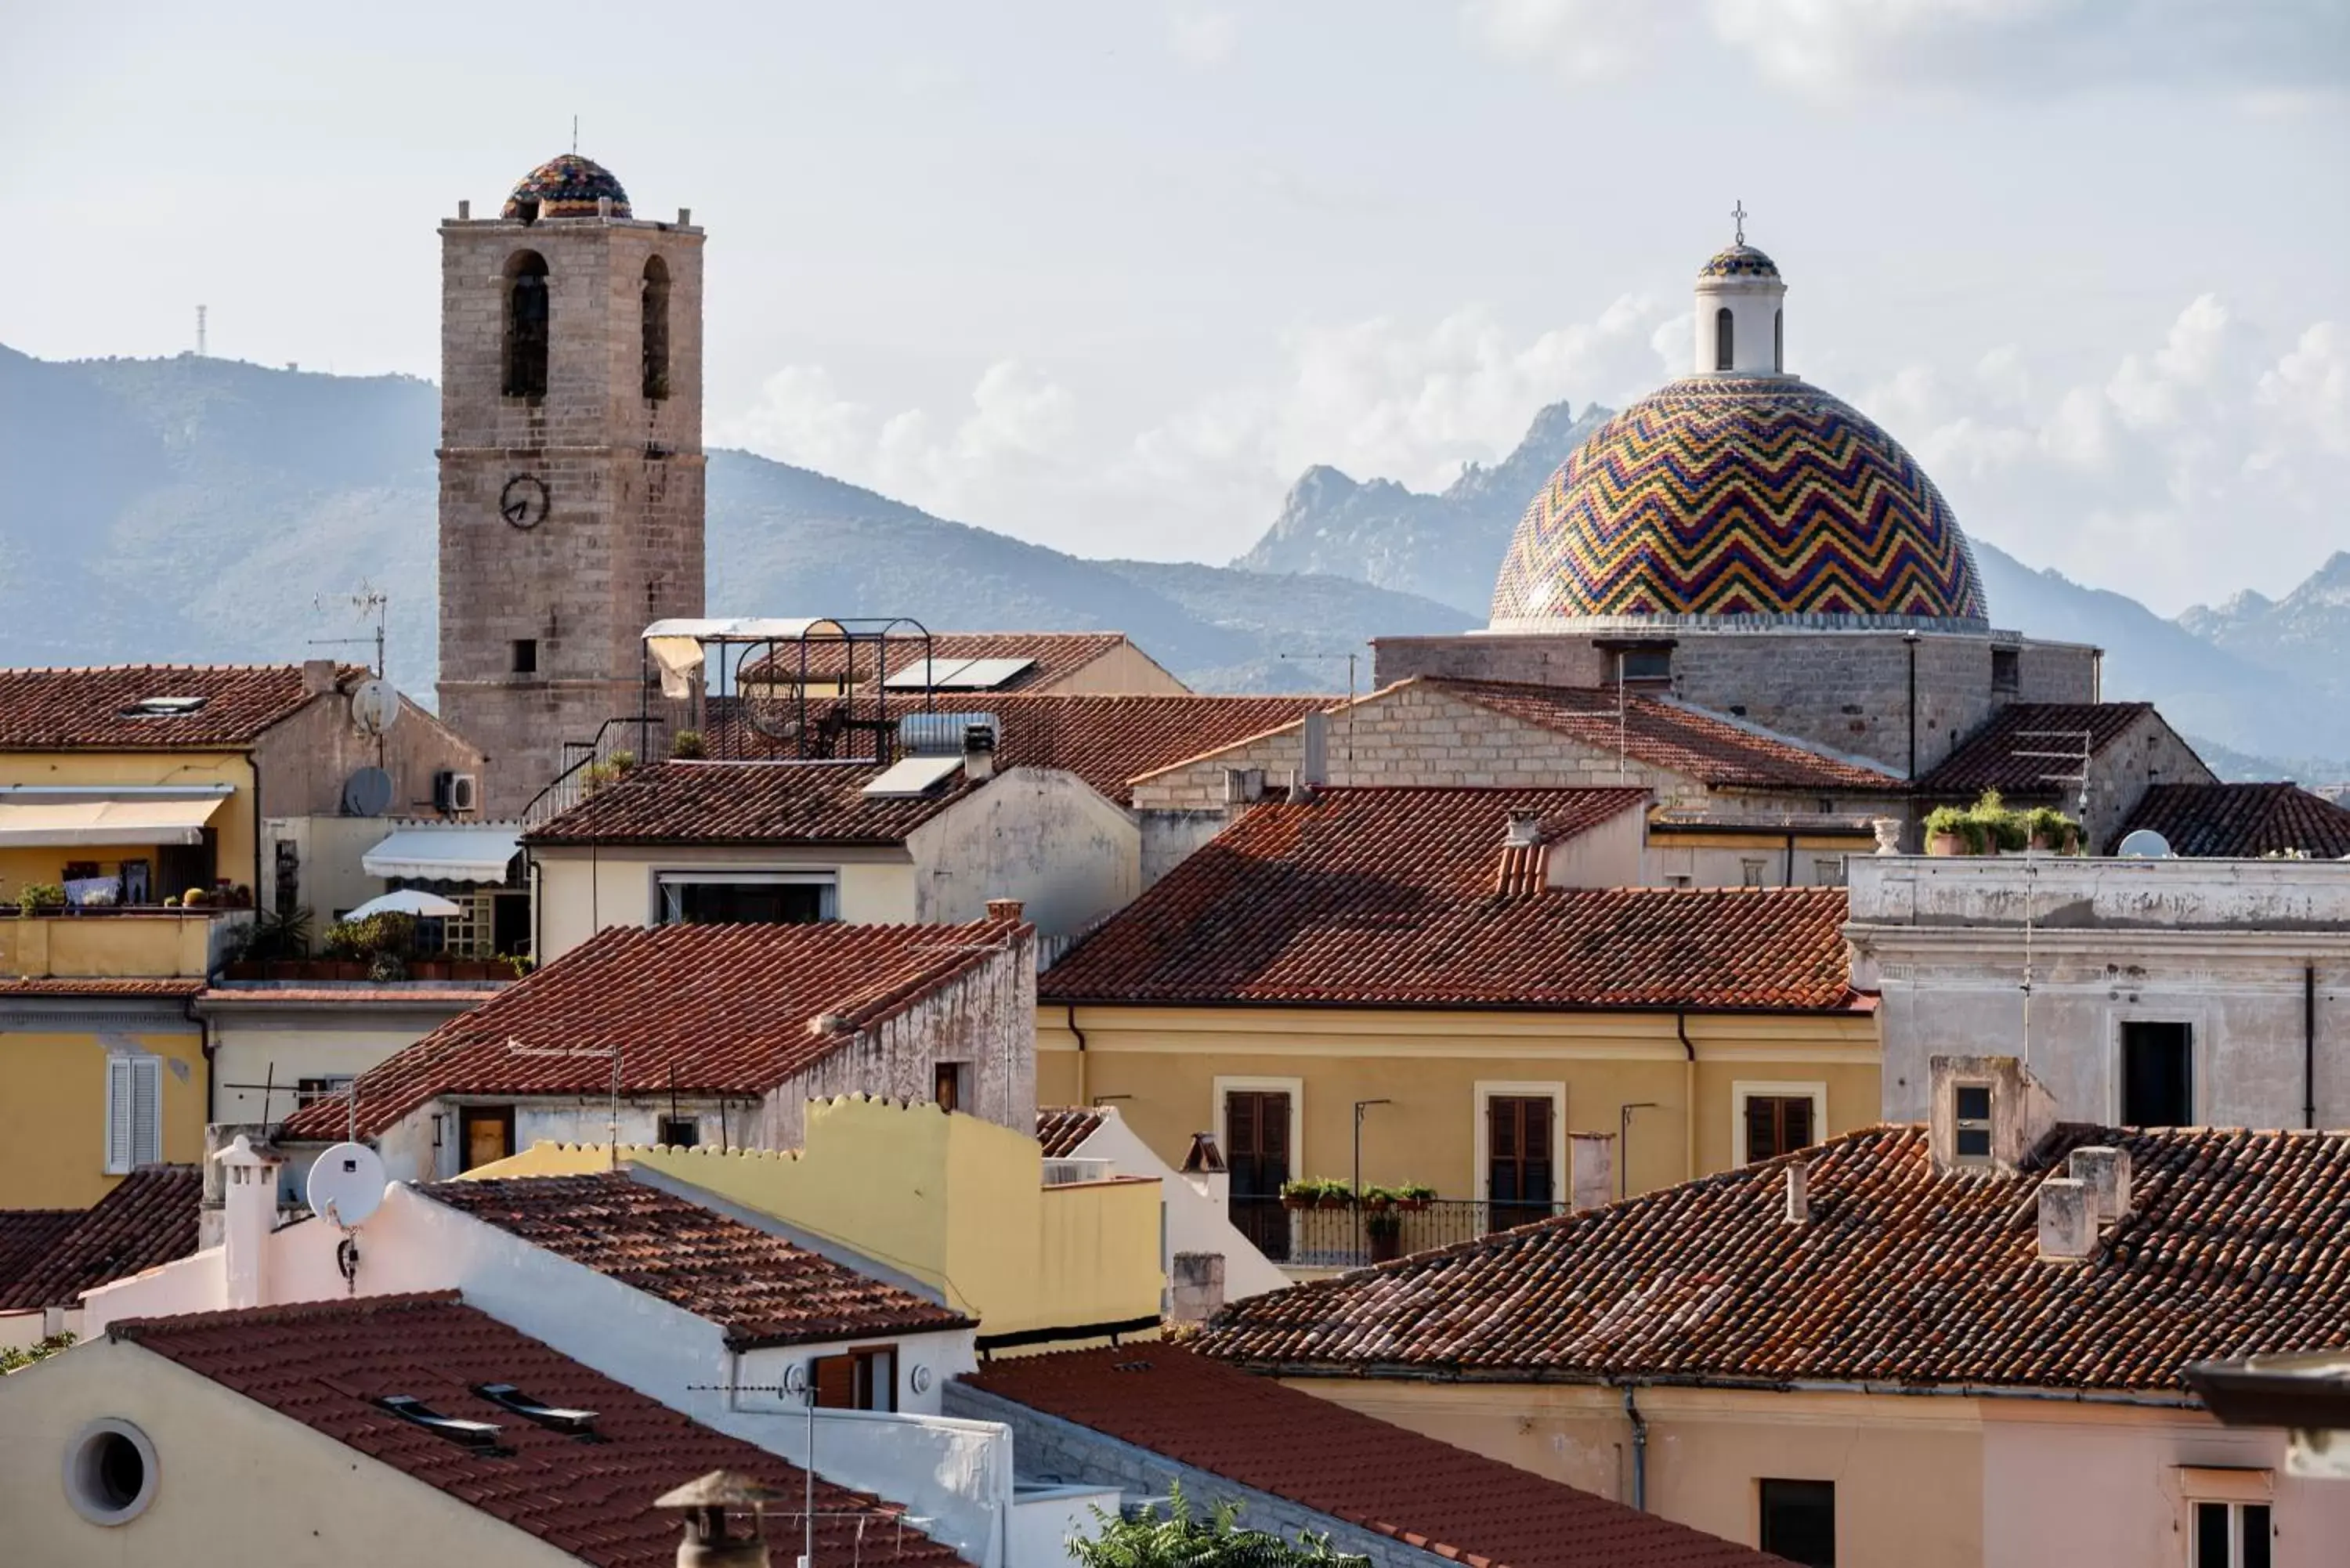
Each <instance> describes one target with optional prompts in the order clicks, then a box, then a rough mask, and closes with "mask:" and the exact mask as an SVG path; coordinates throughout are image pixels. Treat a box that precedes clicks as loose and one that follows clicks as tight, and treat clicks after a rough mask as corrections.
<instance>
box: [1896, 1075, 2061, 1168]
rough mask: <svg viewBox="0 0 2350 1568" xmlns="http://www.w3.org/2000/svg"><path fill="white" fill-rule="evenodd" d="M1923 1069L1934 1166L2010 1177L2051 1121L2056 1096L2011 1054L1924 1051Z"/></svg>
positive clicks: (1928, 1139) (1928, 1143)
mask: <svg viewBox="0 0 2350 1568" xmlns="http://www.w3.org/2000/svg"><path fill="white" fill-rule="evenodd" d="M1926 1071H1927V1089H1926V1093H1927V1101H1926V1105H1927V1122H1926V1147H1927V1151H1928V1154H1929V1157H1930V1158H1931V1159H1932V1161H1933V1165H1934V1168H1935V1169H1936V1170H1942V1171H1952V1172H1958V1173H1965V1172H1968V1171H1974V1172H1977V1173H1981V1174H1988V1173H1994V1172H1995V1173H1997V1174H2000V1175H2004V1176H2013V1175H2015V1174H2016V1173H2017V1172H2019V1171H2021V1170H2022V1168H2023V1163H2024V1161H2025V1159H2026V1158H2029V1157H2030V1156H2031V1154H2032V1151H2033V1149H2034V1148H2035V1147H2038V1146H2039V1144H2040V1141H2041V1139H2043V1138H2044V1137H2047V1136H2048V1134H2049V1133H2050V1132H2051V1131H2053V1130H2054V1127H2055V1126H2056V1097H2055V1096H2054V1095H2051V1094H2050V1093H2049V1092H2048V1090H2047V1088H2046V1086H2045V1085H2043V1084H2042V1083H2041V1082H2040V1080H2039V1079H2037V1078H2035V1077H2033V1075H2032V1073H2031V1071H2030V1069H2028V1068H2026V1067H2025V1066H2024V1064H2022V1062H2021V1061H2019V1060H2018V1059H2016V1058H2015V1057H2013V1056H1929V1057H1928V1058H1927V1059H1926Z"/></svg>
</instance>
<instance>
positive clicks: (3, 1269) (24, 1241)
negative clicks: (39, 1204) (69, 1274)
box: [0, 1209, 89, 1311]
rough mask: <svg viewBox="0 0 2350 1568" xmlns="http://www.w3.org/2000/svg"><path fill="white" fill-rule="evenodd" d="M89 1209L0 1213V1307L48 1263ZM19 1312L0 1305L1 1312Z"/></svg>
mask: <svg viewBox="0 0 2350 1568" xmlns="http://www.w3.org/2000/svg"><path fill="white" fill-rule="evenodd" d="M88 1212H89V1211H88V1210H86V1209H0V1303H5V1302H6V1301H7V1299H8V1296H9V1293H10V1292H12V1291H13V1290H15V1288H16V1282H17V1281H19V1280H21V1279H24V1278H25V1277H26V1275H28V1274H30V1273H31V1272H33V1271H34V1270H35V1269H36V1268H39V1267H40V1266H41V1265H42V1264H43V1263H45V1262H47V1260H48V1257H49V1254H50V1253H51V1252H53V1251H56V1250H57V1247H58V1246H59V1245H60V1244H62V1243H63V1242H64V1241H65V1239H66V1238H67V1237H68V1235H70V1234H72V1232H73V1228H74V1227H75V1226H77V1225H78V1224H80V1223H81V1221H82V1217H83V1216H84V1215H85V1214H87V1213H88ZM10 1310H17V1309H12V1308H8V1307H5V1306H4V1305H0V1311H10Z"/></svg>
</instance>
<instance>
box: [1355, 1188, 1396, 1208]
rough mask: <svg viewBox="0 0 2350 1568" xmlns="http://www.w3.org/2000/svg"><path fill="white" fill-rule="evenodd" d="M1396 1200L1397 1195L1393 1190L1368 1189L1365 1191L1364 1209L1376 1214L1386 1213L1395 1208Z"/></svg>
mask: <svg viewBox="0 0 2350 1568" xmlns="http://www.w3.org/2000/svg"><path fill="white" fill-rule="evenodd" d="M1395 1200H1396V1195H1395V1193H1394V1191H1393V1190H1392V1189H1388V1188H1385V1187H1366V1188H1364V1189H1363V1207H1364V1208H1365V1209H1367V1210H1370V1211H1371V1212H1372V1213H1374V1214H1379V1213H1384V1212H1385V1211H1386V1210H1389V1209H1392V1208H1394V1207H1395Z"/></svg>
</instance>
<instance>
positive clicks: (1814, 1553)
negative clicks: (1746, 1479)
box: [1760, 1480, 1835, 1568]
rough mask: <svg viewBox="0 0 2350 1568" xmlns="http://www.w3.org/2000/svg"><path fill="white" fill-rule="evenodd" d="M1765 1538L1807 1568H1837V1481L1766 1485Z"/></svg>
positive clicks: (1766, 1544) (1767, 1546)
mask: <svg viewBox="0 0 2350 1568" xmlns="http://www.w3.org/2000/svg"><path fill="white" fill-rule="evenodd" d="M1762 1490H1763V1539H1762V1542H1760V1544H1761V1546H1762V1548H1763V1551H1765V1552H1776V1553H1777V1554H1778V1555H1779V1556H1782V1557H1783V1558H1785V1559H1786V1560H1787V1561H1788V1562H1790V1563H1803V1564H1804V1568H1835V1482H1834V1481H1823V1480H1766V1481H1764V1482H1763V1487H1762Z"/></svg>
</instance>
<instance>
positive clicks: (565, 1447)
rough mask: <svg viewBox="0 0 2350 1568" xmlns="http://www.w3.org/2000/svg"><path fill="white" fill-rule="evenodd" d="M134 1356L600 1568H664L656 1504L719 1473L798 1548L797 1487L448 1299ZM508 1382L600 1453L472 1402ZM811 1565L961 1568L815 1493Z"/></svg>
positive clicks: (254, 1322) (670, 1519)
mask: <svg viewBox="0 0 2350 1568" xmlns="http://www.w3.org/2000/svg"><path fill="white" fill-rule="evenodd" d="M107 1334H108V1336H109V1338H112V1339H116V1340H123V1341H128V1342H130V1344H133V1345H140V1346H142V1347H144V1348H145V1349H147V1350H149V1351H151V1352H152V1353H154V1354H155V1355H161V1356H162V1357H164V1358H165V1359H166V1360H169V1361H173V1362H177V1363H178V1364H179V1365H180V1366H184V1367H186V1368H188V1369H189V1370H190V1371H192V1372H195V1373H198V1374H200V1375H202V1376H205V1377H208V1378H210V1379H211V1380H212V1381H213V1382H214V1383H217V1384H219V1385H220V1386H222V1387H224V1388H226V1389H229V1390H231V1391H232V1392H234V1393H236V1394H240V1395H243V1396H244V1397H245V1398H247V1399H250V1400H252V1401H254V1402H255V1404H258V1405H261V1406H264V1407H267V1408H268V1409H271V1410H275V1411H276V1412H277V1413H278V1414H279V1415H281V1416H285V1417H288V1418H290V1419H292V1420H296V1421H298V1422H300V1423H301V1424H302V1425H304V1426H306V1427H308V1428H310V1429H311V1430H313V1431H315V1432H317V1433H319V1434H320V1435H321V1436H323V1437H327V1438H332V1439H333V1440H335V1441H336V1442H338V1443H341V1444H343V1445H344V1446H345V1447H347V1448H349V1449H356V1450H357V1451H359V1453H362V1454H365V1455H367V1456H368V1457H369V1459H375V1460H376V1461H378V1462H379V1463H381V1464H385V1465H389V1466H390V1467H391V1468H392V1469H396V1470H398V1471H400V1472H401V1473H402V1474H404V1475H407V1476H410V1477H411V1478H413V1479H415V1480H420V1481H422V1482H423V1483H424V1484H425V1485H427V1486H429V1487H432V1488H433V1489H434V1490H438V1491H442V1492H446V1493H447V1494H449V1495H450V1496H451V1497H453V1498H456V1499H458V1500H459V1501H463V1502H464V1503H465V1504H467V1505H468V1506H470V1507H473V1508H477V1509H479V1510H481V1511H483V1512H484V1513H486V1514H489V1515H490V1516H491V1517H493V1518H494V1519H499V1520H502V1521H504V1522H506V1523H507V1524H510V1525H512V1526H514V1527H515V1529H516V1530H519V1531H522V1532H524V1533H525V1534H528V1535H533V1536H536V1537H537V1538H538V1539H539V1540H541V1541H545V1542H547V1543H549V1544H550V1545H553V1546H555V1547H556V1548H557V1549H558V1550H561V1551H565V1552H569V1553H571V1554H572V1555H573V1556H575V1557H577V1558H578V1559H579V1560H580V1561H582V1562H586V1563H598V1564H602V1565H603V1568H669V1565H670V1564H671V1563H673V1562H675V1561H676V1558H677V1542H678V1520H677V1516H676V1515H675V1514H673V1513H668V1512H663V1511H659V1510H656V1509H655V1508H654V1507H653V1506H652V1502H653V1500H654V1499H655V1498H658V1497H660V1495H661V1494H663V1493H664V1492H667V1491H669V1490H671V1489H672V1488H675V1487H678V1486H681V1485H683V1484H684V1483H685V1482H687V1481H690V1480H696V1479H698V1478H699V1477H702V1476H703V1475H706V1474H708V1473H709V1472H710V1471H712V1470H715V1469H728V1470H735V1471H739V1472H741V1473H743V1474H745V1475H749V1476H752V1477H754V1478H755V1479H757V1480H762V1481H764V1482H765V1483H767V1484H768V1485H769V1486H772V1487H775V1488H778V1489H780V1490H783V1491H784V1492H785V1493H786V1494H788V1496H789V1497H790V1499H791V1500H792V1501H787V1502H781V1503H776V1504H775V1505H773V1506H771V1507H770V1508H768V1510H767V1511H766V1519H767V1528H768V1529H769V1530H770V1531H771V1532H774V1533H775V1534H776V1535H778V1536H781V1537H785V1538H788V1539H790V1540H792V1541H795V1542H796V1541H797V1540H799V1538H800V1524H801V1520H802V1519H803V1518H804V1517H805V1516H804V1515H802V1514H801V1513H800V1511H799V1510H800V1504H799V1502H798V1499H799V1498H800V1496H801V1493H802V1489H803V1487H804V1486H805V1484H806V1480H805V1474H804V1472H802V1471H801V1470H799V1469H796V1468H795V1467H794V1466H792V1465H789V1464H786V1463H785V1461H783V1460H782V1459H777V1458H776V1457H775V1455H773V1454H771V1453H769V1452H767V1450H765V1449H761V1448H758V1447H756V1446H754V1445H753V1444H751V1443H747V1442H744V1441H743V1440H742V1439H740V1438H730V1437H727V1436H725V1435H724V1434H723V1433H720V1432H715V1431H712V1430H711V1429H710V1428H707V1427H704V1426H702V1425H700V1424H699V1423H697V1422H695V1421H693V1420H691V1419H690V1418H689V1417H685V1416H683V1415H681V1414H679V1413H678V1412H677V1411H675V1410H672V1409H670V1408H669V1407H666V1406H664V1405H661V1404H660V1403H658V1402H657V1401H655V1400H653V1399H650V1398H649V1397H646V1396H644V1395H642V1394H639V1393H638V1392H637V1391H636V1390H634V1389H632V1388H629V1387H628V1386H624V1385H622V1384H619V1383H616V1382H614V1381H613V1380H612V1379H610V1378H608V1377H606V1376H603V1375H602V1374H601V1373H598V1372H595V1371H592V1370H590V1369H589V1368H587V1367H586V1366H581V1365H580V1364H579V1363H577V1362H576V1361H573V1360H571V1359H570V1358H569V1357H567V1356H565V1355H562V1354H560V1353H559V1352H557V1351H556V1350H555V1349H553V1348H552V1347H551V1346H549V1345H545V1344H543V1343H541V1342H540V1341H538V1340H536V1339H533V1338H531V1337H529V1336H528V1335H527V1334H521V1333H519V1332H517V1331H516V1330H515V1329H512V1328H509V1327H507V1326H506V1325H505V1324H502V1323H500V1322H498V1321H497V1320H496V1319H495V1318H493V1317H490V1316H488V1315H487V1314H484V1313H481V1312H479V1311H476V1310H475V1309H473V1307H470V1306H466V1305H464V1304H463V1303H461V1302H459V1301H458V1300H457V1299H456V1297H455V1296H454V1294H453V1293H442V1294H436V1295H427V1296H363V1297H360V1298H359V1299H358V1300H356V1301H330V1302H316V1303H304V1304H301V1305H296V1306H276V1307H263V1308H259V1309H257V1310H253V1311H246V1312H224V1313H201V1314H192V1315H189V1316H185V1317H165V1318H148V1319H139V1320H130V1321H127V1322H121V1323H116V1324H110V1325H109V1327H108V1329H107ZM494 1383H505V1384H511V1385H513V1386H515V1387H516V1388H518V1389H520V1390H521V1391H522V1393H523V1394H524V1395H525V1396H527V1397H530V1398H532V1399H534V1400H536V1401H538V1402H540V1403H542V1404H546V1405H552V1406H557V1407H567V1408H571V1409H584V1410H592V1411H594V1412H596V1424H595V1430H596V1432H597V1434H598V1436H599V1437H600V1438H603V1439H604V1440H603V1441H600V1442H583V1441H581V1440H580V1439H579V1438H577V1437H573V1436H570V1435H567V1434H566V1433H561V1432H554V1431H549V1430H547V1429H546V1428H542V1427H538V1426H535V1425H533V1424H532V1423H531V1422H529V1421H526V1420H525V1419H523V1418H522V1417H519V1416H517V1415H515V1414H514V1413H513V1412H511V1411H509V1410H506V1409H504V1407H500V1406H497V1405H494V1404H493V1403H491V1402H490V1401H489V1400H487V1399H485V1398H484V1397H481V1396H480V1395H478V1394H476V1393H474V1392H473V1390H474V1389H475V1388H477V1387H479V1386H483V1385H485V1384H494ZM394 1395H406V1396H408V1397H411V1398H414V1399H418V1400H421V1401H422V1402H423V1403H424V1404H425V1405H426V1406H428V1407H431V1408H432V1409H433V1410H435V1411H437V1412H438V1413H440V1414H441V1415H443V1416H452V1417H459V1418H462V1419H464V1420H471V1421H494V1422H496V1423H497V1424H498V1426H499V1428H500V1430H499V1433H498V1444H497V1451H487V1452H485V1451H477V1450H473V1449H465V1448H462V1447H460V1446H458V1445H457V1444H455V1443H452V1442H451V1441H450V1440H449V1439H447V1438H442V1437H440V1436H438V1435H437V1434H435V1433H433V1432H431V1431H428V1430H426V1429H424V1428H421V1427H419V1426H417V1425H415V1424H414V1423H412V1422H410V1421H406V1420H403V1419H402V1418H400V1417H398V1416H394V1415H392V1414H391V1413H390V1412H389V1411H387V1410H385V1409H383V1408H382V1407H380V1406H378V1405H377V1404H376V1403H375V1401H376V1400H378V1399H380V1398H387V1397H392V1396H394ZM904 1514H905V1510H904V1509H902V1508H901V1507H899V1506H898V1505H896V1504H893V1503H886V1502H881V1501H877V1500H876V1499H874V1498H872V1497H871V1496H869V1495H868V1494H865V1493H862V1492H852V1491H849V1490H845V1489H843V1488H841V1487H837V1486H834V1485H833V1484H831V1483H830V1482H828V1481H825V1480H822V1479H821V1478H819V1479H818V1481H817V1484H816V1560H817V1561H818V1562H819V1563H830V1562H841V1563H846V1562H848V1561H850V1560H851V1559H852V1557H853V1558H854V1559H855V1560H856V1561H858V1562H859V1563H868V1564H873V1565H876V1568H882V1565H904V1568H915V1565H920V1568H947V1565H949V1564H953V1563H961V1562H962V1559H961V1558H960V1557H958V1556H957V1555H956V1554H955V1553H954V1552H952V1551H951V1550H950V1549H949V1548H947V1547H945V1546H941V1545H940V1544H939V1543H938V1542H934V1541H932V1540H931V1539H930V1538H929V1537H928V1536H926V1535H924V1534H922V1533H921V1532H920V1531H919V1530H918V1529H916V1528H914V1527H913V1526H911V1525H909V1524H906V1523H904V1522H903V1519H904Z"/></svg>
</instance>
